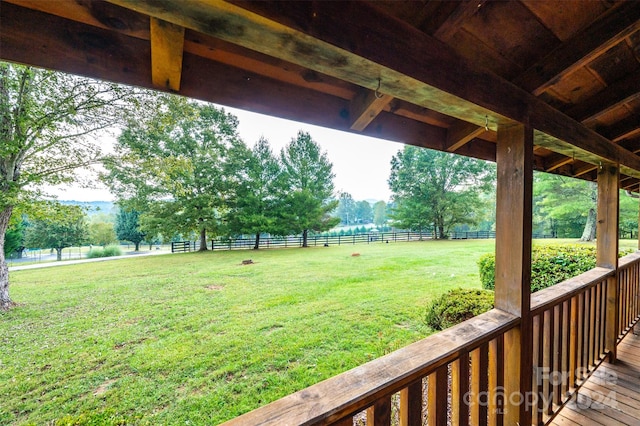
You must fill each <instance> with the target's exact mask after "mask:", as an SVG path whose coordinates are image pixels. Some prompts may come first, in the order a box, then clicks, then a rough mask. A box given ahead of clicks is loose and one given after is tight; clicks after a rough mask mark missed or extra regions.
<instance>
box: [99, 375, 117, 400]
mask: <svg viewBox="0 0 640 426" xmlns="http://www.w3.org/2000/svg"><path fill="white" fill-rule="evenodd" d="M117 381H118V380H117V379H109V380H106V381H105V382H104V383H103V384H101V385H100V386H98V387H97V388H96V390H94V391H93V396H100V395H103V394H104V393H105V392H107V391H108V390H109V388H110V387H111V385H112V384H114V383H115V382H117Z"/></svg>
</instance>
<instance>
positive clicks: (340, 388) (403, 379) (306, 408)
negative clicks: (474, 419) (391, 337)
mask: <svg viewBox="0 0 640 426" xmlns="http://www.w3.org/2000/svg"><path fill="white" fill-rule="evenodd" d="M518 322H519V319H518V318H517V317H516V316H515V315H511V314H509V313H507V312H504V311H501V310H499V309H493V310H491V311H489V312H486V313H484V314H481V315H478V316H476V317H474V318H471V319H469V320H467V321H465V322H463V323H460V324H458V325H456V326H454V327H451V328H448V329H446V330H444V331H442V332H440V333H437V334H434V335H431V336H429V337H427V338H425V339H422V340H420V341H418V342H415V343H413V344H411V345H409V346H406V347H404V348H402V349H399V350H397V351H395V352H392V353H390V354H388V355H386V356H383V357H381V358H378V359H375V360H373V361H370V362H368V363H366V364H363V365H361V366H359V367H356V368H354V369H352V370H349V371H347V372H344V373H342V374H340V375H338V376H334V377H331V378H329V379H327V380H325V381H323V382H320V383H318V384H315V385H313V386H310V387H308V388H306V389H303V390H300V391H298V392H296V393H294V394H291V395H288V396H286V397H284V398H282V399H279V400H277V401H275V402H272V403H271V404H269V405H266V406H264V407H261V408H258V409H256V410H254V411H251V412H249V413H247V414H244V415H242V416H240V417H237V418H235V419H232V420H229V421H228V422H226V423H224V425H225V426H239V425H245V426H246V425H253V424H260V425H278V426H281V425H285V424H288V425H308V424H327V423H331V422H333V421H337V420H340V419H342V418H344V417H345V416H348V415H352V414H355V413H357V412H359V411H361V410H363V409H365V408H367V407H368V406H370V405H371V404H372V403H373V402H374V401H376V400H377V399H378V398H380V397H382V396H384V395H390V394H393V393H395V392H397V391H399V390H400V389H402V388H404V387H406V386H407V385H409V384H410V383H412V382H414V381H415V380H418V379H420V378H421V377H424V376H426V375H427V374H429V373H431V372H432V371H434V370H435V369H436V368H438V367H439V366H441V365H443V364H445V363H447V362H450V361H452V360H454V359H456V358H457V357H458V356H459V354H460V353H463V352H469V351H472V350H474V349H476V348H478V347H479V346H480V345H482V344H483V343H486V342H488V341H490V340H492V339H494V338H495V337H497V336H499V335H501V334H503V333H505V332H506V331H507V330H509V329H511V328H513V327H515V326H516V325H517V324H518Z"/></svg>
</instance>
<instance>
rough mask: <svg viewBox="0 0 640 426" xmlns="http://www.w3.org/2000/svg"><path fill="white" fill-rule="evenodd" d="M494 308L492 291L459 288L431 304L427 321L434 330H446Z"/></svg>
mask: <svg viewBox="0 0 640 426" xmlns="http://www.w3.org/2000/svg"><path fill="white" fill-rule="evenodd" d="M492 308H493V292H492V291H489V290H474V289H462V288H458V289H454V290H449V291H448V292H447V293H445V294H443V295H441V296H440V297H439V298H437V299H436V300H434V301H433V302H431V304H430V305H429V307H428V308H427V316H426V321H427V324H428V325H429V327H431V328H433V329H434V330H444V329H445V328H449V327H451V326H453V325H456V324H458V323H461V322H462V321H465V320H468V319H470V318H473V317H475V316H476V315H480V314H481V313H483V312H486V311H488V310H490V309H492Z"/></svg>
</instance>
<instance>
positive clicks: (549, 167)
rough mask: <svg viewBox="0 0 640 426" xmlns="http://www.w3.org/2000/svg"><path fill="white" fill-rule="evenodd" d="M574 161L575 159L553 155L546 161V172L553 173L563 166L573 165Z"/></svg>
mask: <svg viewBox="0 0 640 426" xmlns="http://www.w3.org/2000/svg"><path fill="white" fill-rule="evenodd" d="M573 161H574V159H573V157H568V156H566V155H563V154H552V155H550V156H549V157H547V158H545V159H544V166H543V167H544V171H545V172H552V171H554V170H556V169H559V168H560V167H562V166H565V165H567V164H570V163H573Z"/></svg>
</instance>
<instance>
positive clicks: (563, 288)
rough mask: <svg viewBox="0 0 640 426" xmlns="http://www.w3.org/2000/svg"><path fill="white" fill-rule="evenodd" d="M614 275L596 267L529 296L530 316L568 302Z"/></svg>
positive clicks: (612, 272) (612, 271) (608, 270)
mask: <svg viewBox="0 0 640 426" xmlns="http://www.w3.org/2000/svg"><path fill="white" fill-rule="evenodd" d="M613 274H615V270H613V269H608V268H601V267H596V268H593V269H591V270H589V271H587V272H584V273H582V274H580V275H578V276H576V277H573V278H570V279H568V280H565V281H562V282H561V283H558V284H556V285H554V286H551V287H548V288H545V289H543V290H540V291H538V292H536V293H533V294H532V295H531V314H532V315H537V314H539V313H540V312H544V311H546V310H547V309H549V308H551V307H552V306H555V305H558V304H560V303H563V302H564V301H565V300H569V299H570V298H572V297H573V296H575V295H576V294H578V293H580V292H581V291H583V290H584V289H586V288H588V287H590V286H592V285H595V284H597V283H599V282H601V281H602V280H604V279H606V278H608V277H610V276H612V275H613Z"/></svg>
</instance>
